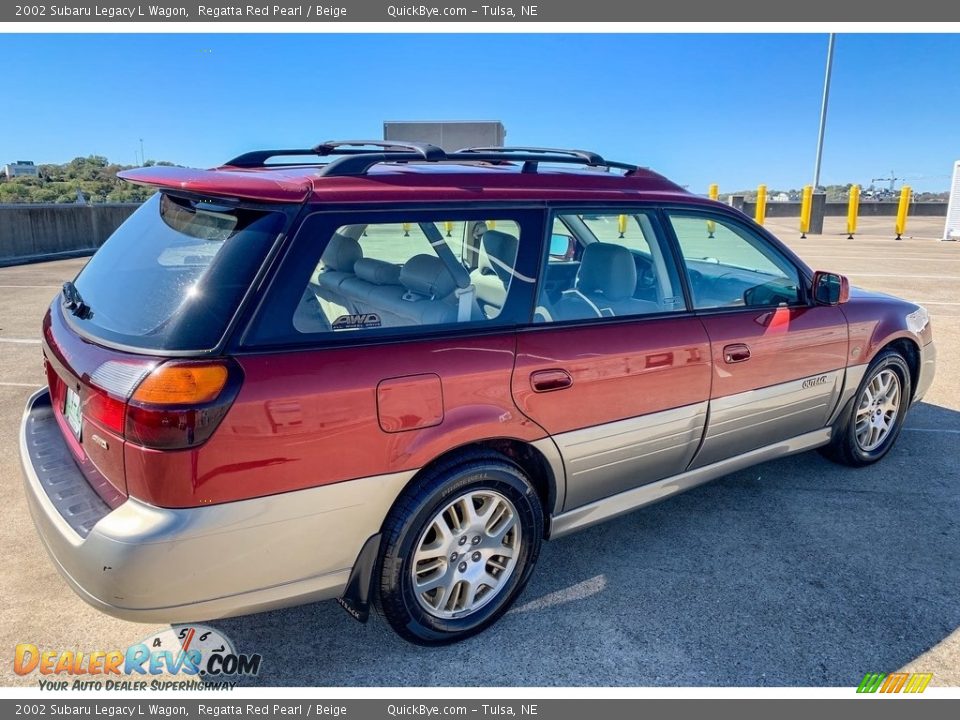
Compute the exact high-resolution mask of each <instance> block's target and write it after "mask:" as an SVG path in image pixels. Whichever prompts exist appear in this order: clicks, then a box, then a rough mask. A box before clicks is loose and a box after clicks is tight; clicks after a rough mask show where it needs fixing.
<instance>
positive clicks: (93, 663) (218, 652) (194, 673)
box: [13, 625, 262, 690]
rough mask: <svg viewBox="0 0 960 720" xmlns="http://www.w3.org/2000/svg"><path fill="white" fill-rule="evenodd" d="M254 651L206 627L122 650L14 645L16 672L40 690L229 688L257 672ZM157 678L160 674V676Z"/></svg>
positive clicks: (184, 628)
mask: <svg viewBox="0 0 960 720" xmlns="http://www.w3.org/2000/svg"><path fill="white" fill-rule="evenodd" d="M261 661H262V658H261V656H260V655H259V654H242V653H238V652H237V651H236V649H235V648H234V645H233V643H232V642H231V641H230V639H229V638H228V637H227V636H226V635H224V634H223V633H222V632H220V631H218V630H214V629H213V628H211V627H208V626H206V625H173V626H171V627H169V628H166V629H164V630H161V631H160V632H157V633H155V634H153V635H151V636H149V637H148V638H146V639H144V640H143V641H141V642H139V643H136V644H134V645H131V646H130V647H128V648H126V649H115V650H94V651H91V652H82V651H79V650H51V649H41V648H39V647H38V646H37V645H34V644H31V643H20V644H19V645H17V647H16V650H15V652H14V658H13V669H14V672H16V673H17V675H30V674H34V673H35V674H37V675H39V676H40V677H39V678H38V682H39V685H40V689H41V690H193V689H197V690H215V689H222V690H232V689H233V688H234V687H235V686H236V685H237V682H238V680H239V679H240V678H242V677H244V676H247V677H249V676H254V675H256V674H257V673H259V672H260V664H261ZM160 676H163V677H162V679H161V677H160Z"/></svg>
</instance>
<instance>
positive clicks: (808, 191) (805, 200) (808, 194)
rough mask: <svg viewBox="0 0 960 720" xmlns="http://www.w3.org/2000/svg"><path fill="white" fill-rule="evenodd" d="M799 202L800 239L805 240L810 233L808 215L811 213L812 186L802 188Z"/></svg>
mask: <svg viewBox="0 0 960 720" xmlns="http://www.w3.org/2000/svg"><path fill="white" fill-rule="evenodd" d="M801 198H802V199H801V202H800V237H802V238H805V237H806V236H807V233H808V232H810V213H811V212H812V211H813V185H804V186H803V195H802V196H801Z"/></svg>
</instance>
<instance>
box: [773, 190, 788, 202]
mask: <svg viewBox="0 0 960 720" xmlns="http://www.w3.org/2000/svg"><path fill="white" fill-rule="evenodd" d="M770 200H771V201H772V202H790V195H789V194H787V193H785V192H782V193H777V194H776V195H774V196H773V197H772V198H770Z"/></svg>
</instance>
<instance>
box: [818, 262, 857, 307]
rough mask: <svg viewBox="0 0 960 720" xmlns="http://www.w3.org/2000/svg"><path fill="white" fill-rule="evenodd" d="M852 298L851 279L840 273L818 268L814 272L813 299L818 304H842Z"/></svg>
mask: <svg viewBox="0 0 960 720" xmlns="http://www.w3.org/2000/svg"><path fill="white" fill-rule="evenodd" d="M849 299H850V281H849V280H847V278H846V276H845V275H840V274H839V273H832V272H825V271H823V270H817V272H815V273H814V274H813V301H814V302H815V303H816V304H817V305H841V304H843V303H845V302H847V301H848V300H849Z"/></svg>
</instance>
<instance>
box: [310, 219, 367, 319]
mask: <svg viewBox="0 0 960 720" xmlns="http://www.w3.org/2000/svg"><path fill="white" fill-rule="evenodd" d="M320 259H321V261H322V262H323V266H324V270H323V271H322V272H321V273H319V274H318V275H317V295H318V296H319V298H318V299H319V300H320V301H321V304H322V305H326V304H329V303H332V304H334V305H335V306H337V307H336V308H333V309H332V311H330V312H326V313H325V314H326V315H327V316H328V317H330V316H334V317H335V316H337V315H340V314H342V313H340V312H339V311H338V310H337V308H343V309H345V310H346V311H347V312H353V311H354V308H352V307H351V306H350V305H349V303H348V302H347V299H346V297H345V296H344V294H343V293H342V292H341V286H342V285H343V283H344V281H345V280H347V279H348V278H352V277H353V273H354V272H355V270H354V268H355V267H356V264H357V262H358V261H360V260H362V259H363V249H362V248H361V247H360V243H359V242H357V241H356V240H354V239H353V238H351V237H347V236H346V235H340V234H339V233H335V234H334V236H333V237H332V238H330V242H329V243H328V244H327V247H326V249H324V251H323V255H322V256H321V258H320Z"/></svg>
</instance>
